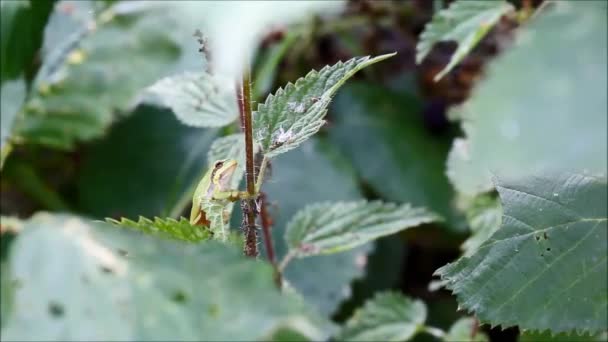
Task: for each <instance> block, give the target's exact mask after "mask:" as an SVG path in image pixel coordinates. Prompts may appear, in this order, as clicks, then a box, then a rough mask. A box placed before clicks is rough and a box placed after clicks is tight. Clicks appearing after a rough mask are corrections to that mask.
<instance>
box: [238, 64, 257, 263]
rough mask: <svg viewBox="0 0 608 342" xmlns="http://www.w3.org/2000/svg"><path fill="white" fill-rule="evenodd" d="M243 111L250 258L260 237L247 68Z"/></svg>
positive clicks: (245, 228) (246, 69) (245, 231)
mask: <svg viewBox="0 0 608 342" xmlns="http://www.w3.org/2000/svg"><path fill="white" fill-rule="evenodd" d="M241 95H242V96H241V99H240V102H241V106H240V107H241V111H242V118H243V123H244V125H243V127H244V130H245V156H246V159H245V178H246V181H247V192H248V193H249V195H250V196H251V199H246V200H244V201H245V202H246V206H247V207H248V210H245V212H244V214H245V222H244V227H243V228H244V229H243V231H244V233H245V246H244V252H245V255H246V256H248V257H253V258H255V257H257V256H258V236H257V232H256V226H255V220H256V216H257V208H256V203H255V198H254V196H255V165H254V160H253V157H254V156H253V124H252V121H253V120H252V113H251V76H250V70H249V67H248V66H247V67H246V68H245V70H244V72H243V84H242V90H241Z"/></svg>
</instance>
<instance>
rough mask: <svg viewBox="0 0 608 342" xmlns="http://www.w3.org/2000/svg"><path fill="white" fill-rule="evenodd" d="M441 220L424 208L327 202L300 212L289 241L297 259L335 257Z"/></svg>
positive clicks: (291, 225) (287, 235) (290, 229)
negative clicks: (331, 255) (391, 235)
mask: <svg viewBox="0 0 608 342" xmlns="http://www.w3.org/2000/svg"><path fill="white" fill-rule="evenodd" d="M437 220H440V218H439V216H437V215H436V214H433V213H431V212H429V211H427V210H426V209H424V208H412V207H411V206H410V205H409V204H403V205H397V204H394V203H382V202H381V201H373V202H367V201H357V202H338V203H334V202H326V203H317V204H311V205H308V206H307V207H305V208H304V209H302V210H301V211H299V212H298V213H297V214H296V215H295V216H294V217H293V218H292V220H291V221H290V222H289V224H288V225H287V232H286V233H285V239H286V241H287V244H288V245H289V248H290V253H294V254H295V256H297V257H306V256H311V255H320V254H331V253H337V252H341V251H344V250H348V249H351V248H353V247H356V246H359V245H362V244H364V243H366V242H369V241H372V240H375V239H377V238H379V237H381V236H386V235H390V234H394V233H396V232H398V231H401V230H403V229H406V228H411V227H414V226H417V225H419V224H422V223H428V222H433V221H437Z"/></svg>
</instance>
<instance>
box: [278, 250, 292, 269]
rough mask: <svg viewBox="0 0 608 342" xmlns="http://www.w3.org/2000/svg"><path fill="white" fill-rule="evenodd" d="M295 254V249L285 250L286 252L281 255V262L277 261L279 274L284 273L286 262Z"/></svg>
mask: <svg viewBox="0 0 608 342" xmlns="http://www.w3.org/2000/svg"><path fill="white" fill-rule="evenodd" d="M295 256H296V250H294V249H292V250H290V251H289V252H287V254H286V255H285V256H284V257H283V260H281V263H279V272H280V273H281V274H283V273H285V268H286V267H287V264H289V262H290V261H291V259H293V258H294V257H295Z"/></svg>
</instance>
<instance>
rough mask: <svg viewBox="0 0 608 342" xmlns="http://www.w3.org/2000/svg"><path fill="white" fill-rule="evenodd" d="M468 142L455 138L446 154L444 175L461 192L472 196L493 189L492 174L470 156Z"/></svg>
mask: <svg viewBox="0 0 608 342" xmlns="http://www.w3.org/2000/svg"><path fill="white" fill-rule="evenodd" d="M469 145H470V143H469V141H467V140H466V139H462V138H456V139H454V142H453V143H452V149H451V150H450V153H449V154H448V161H447V167H446V168H447V170H446V175H447V176H448V179H449V180H450V183H452V185H453V186H454V188H455V189H456V190H457V191H458V192H459V193H461V194H465V195H469V196H474V195H477V194H481V193H484V192H488V191H491V190H493V189H494V185H493V184H492V175H491V173H490V172H489V170H487V169H486V168H484V165H483V163H482V162H481V161H479V160H476V159H474V158H473V156H471V152H470V146H469Z"/></svg>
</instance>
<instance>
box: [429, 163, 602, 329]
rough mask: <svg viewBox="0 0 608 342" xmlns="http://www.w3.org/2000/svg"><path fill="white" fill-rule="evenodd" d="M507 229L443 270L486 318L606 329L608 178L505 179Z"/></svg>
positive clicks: (501, 185) (462, 299)
mask: <svg viewBox="0 0 608 342" xmlns="http://www.w3.org/2000/svg"><path fill="white" fill-rule="evenodd" d="M496 187H497V189H498V191H499V194H500V197H501V202H502V205H503V208H504V215H503V222H502V226H501V228H500V229H499V230H498V231H497V232H496V233H495V234H494V235H492V237H491V238H490V239H488V240H486V242H484V243H483V244H482V245H481V247H479V249H477V251H476V252H475V254H473V255H472V256H471V257H463V258H461V259H459V260H458V261H456V262H455V263H452V264H448V265H446V266H444V267H442V268H440V269H439V270H437V271H436V274H438V275H440V276H441V278H442V279H443V280H444V281H445V282H446V287H447V288H448V289H450V290H452V292H453V293H454V294H455V295H456V296H457V298H458V302H459V303H460V306H461V307H462V308H463V309H465V310H467V311H470V312H474V313H475V315H476V316H477V317H478V318H479V319H480V321H482V322H483V323H490V324H492V325H501V326H502V327H503V328H506V327H510V326H514V325H517V326H519V328H520V329H525V330H540V331H543V330H546V329H550V330H551V331H552V332H553V333H560V332H569V331H574V330H577V331H583V332H592V333H595V332H599V331H602V330H606V329H607V328H608V327H607V326H606V322H607V319H608V314H607V311H608V298H607V297H606V293H607V291H608V284H606V281H605V280H606V277H607V274H606V253H607V252H608V248H607V244H608V243H607V239H608V236H607V231H608V229H607V224H606V220H607V217H606V216H607V203H606V202H607V199H606V198H607V195H608V194H607V185H606V178H596V177H591V176H585V175H581V174H566V173H563V174H550V173H549V174H544V175H543V176H531V177H528V178H526V179H524V180H521V179H519V180H515V181H514V180H511V178H509V179H506V180H505V179H502V178H498V180H497V183H496Z"/></svg>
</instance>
